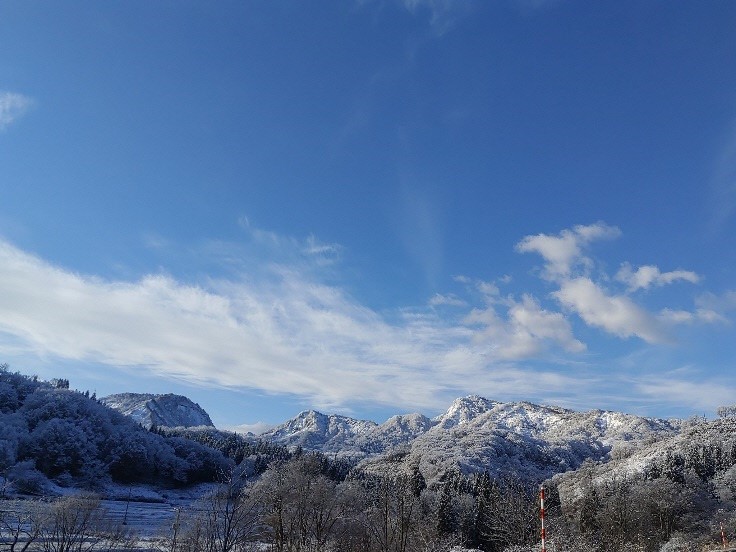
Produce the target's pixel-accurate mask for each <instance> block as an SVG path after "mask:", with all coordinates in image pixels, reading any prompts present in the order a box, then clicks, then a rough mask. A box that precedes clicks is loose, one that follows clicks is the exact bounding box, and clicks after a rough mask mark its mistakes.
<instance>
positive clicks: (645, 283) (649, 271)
mask: <svg viewBox="0 0 736 552" xmlns="http://www.w3.org/2000/svg"><path fill="white" fill-rule="evenodd" d="M616 280H618V281H619V282H623V283H624V284H626V285H627V286H628V290H627V291H629V292H633V291H636V290H639V289H648V288H650V287H652V286H664V285H667V284H671V283H673V282H676V281H678V280H682V281H685V282H690V283H691V284H697V283H698V282H700V276H698V275H697V274H696V273H695V272H692V271H690V270H673V271H671V272H661V271H660V270H659V268H657V267H656V266H654V265H645V266H640V267H639V268H638V269H636V270H633V268H632V267H631V265H630V264H629V263H624V264H623V265H621V268H620V269H619V271H618V273H616Z"/></svg>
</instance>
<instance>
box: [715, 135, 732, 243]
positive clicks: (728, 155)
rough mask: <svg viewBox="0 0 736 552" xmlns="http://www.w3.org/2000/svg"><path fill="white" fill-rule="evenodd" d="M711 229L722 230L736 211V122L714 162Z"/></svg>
mask: <svg viewBox="0 0 736 552" xmlns="http://www.w3.org/2000/svg"><path fill="white" fill-rule="evenodd" d="M710 188H711V194H710V195H711V205H712V217H711V221H710V229H711V231H721V230H722V229H723V228H724V227H725V224H726V222H727V221H728V220H729V219H730V218H731V217H732V216H733V214H734V212H736V123H734V124H732V125H731V131H730V134H729V136H728V137H727V138H726V140H725V142H724V144H723V146H722V147H721V150H720V152H719V153H718V155H717V158H716V160H715V163H714V168H713V176H712V179H711V186H710Z"/></svg>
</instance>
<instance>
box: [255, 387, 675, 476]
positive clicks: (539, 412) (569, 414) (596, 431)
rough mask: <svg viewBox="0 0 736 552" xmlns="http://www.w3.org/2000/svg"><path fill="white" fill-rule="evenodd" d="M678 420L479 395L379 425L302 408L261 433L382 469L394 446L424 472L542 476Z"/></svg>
mask: <svg viewBox="0 0 736 552" xmlns="http://www.w3.org/2000/svg"><path fill="white" fill-rule="evenodd" d="M679 428H680V423H679V422H677V421H671V420H659V419H654V418H643V417H640V416H634V415H629V414H622V413H619V412H606V411H602V410H593V411H590V412H576V411H573V410H568V409H564V408H559V407H553V406H540V405H536V404H532V403H529V402H517V403H503V402H497V401H492V400H488V399H485V398H483V397H478V396H474V395H473V396H469V397H463V398H459V399H456V400H455V401H454V402H453V403H452V405H450V407H449V408H448V410H447V411H446V412H445V413H444V414H442V415H440V416H437V417H436V418H433V419H429V418H427V417H425V416H422V415H421V414H408V415H402V416H394V417H392V418H390V419H389V420H387V421H386V422H384V423H383V424H381V425H377V424H375V423H373V422H366V421H361V420H354V419H352V418H348V417H345V416H327V415H324V414H320V413H319V412H315V411H307V412H302V413H301V414H299V415H298V416H297V417H296V418H294V419H292V420H289V421H288V422H286V423H285V424H282V425H280V426H278V427H276V428H275V429H273V430H272V431H269V432H267V433H264V434H262V435H261V438H263V439H267V440H269V441H273V442H276V443H279V444H283V445H286V446H297V445H299V446H301V447H302V448H304V449H306V450H316V451H320V452H325V453H330V454H335V453H338V454H341V455H347V456H351V457H353V458H363V459H364V461H363V467H364V468H366V469H369V470H370V469H376V470H381V469H383V468H384V467H385V466H383V467H382V464H383V463H384V462H385V458H382V456H384V455H387V454H388V453H392V454H391V458H392V460H391V462H392V464H391V468H390V469H392V470H395V469H397V466H396V465H395V459H396V452H397V451H401V452H402V454H401V458H403V459H404V463H405V464H406V465H407V466H408V465H412V466H417V465H418V466H419V467H420V469H421V471H422V473H424V474H425V476H428V477H429V478H433V477H436V476H440V475H442V473H444V472H445V471H447V470H448V469H453V468H459V469H460V470H461V471H462V472H465V473H469V472H476V471H485V470H490V471H491V472H496V473H498V474H501V473H504V472H508V471H510V472H513V473H516V474H518V475H520V476H522V477H524V478H530V479H535V480H541V479H544V478H546V477H550V476H551V475H553V474H554V473H559V472H563V471H567V470H570V469H575V468H577V467H578V466H580V464H582V462H583V461H585V460H586V459H592V460H607V459H608V458H609V457H610V454H611V452H612V451H613V450H623V449H625V448H626V447H632V446H639V445H641V444H643V443H645V442H651V441H656V440H659V439H662V438H664V437H667V436H672V435H675V434H676V433H677V432H678V431H679Z"/></svg>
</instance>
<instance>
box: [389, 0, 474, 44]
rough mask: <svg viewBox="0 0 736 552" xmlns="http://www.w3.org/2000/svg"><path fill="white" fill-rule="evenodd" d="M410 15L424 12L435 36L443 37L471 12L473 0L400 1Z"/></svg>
mask: <svg viewBox="0 0 736 552" xmlns="http://www.w3.org/2000/svg"><path fill="white" fill-rule="evenodd" d="M401 1H402V3H403V5H404V7H405V8H406V9H407V10H409V11H410V12H411V13H418V12H421V11H424V10H426V11H427V12H428V13H429V24H430V26H431V28H432V31H433V32H434V34H435V35H437V36H438V37H439V36H443V35H445V34H446V33H448V32H449V31H451V30H452V29H454V28H455V26H456V25H457V24H458V23H459V22H460V21H461V20H462V19H464V18H465V17H467V16H468V15H469V14H470V13H471V12H472V10H473V8H474V4H475V0H401Z"/></svg>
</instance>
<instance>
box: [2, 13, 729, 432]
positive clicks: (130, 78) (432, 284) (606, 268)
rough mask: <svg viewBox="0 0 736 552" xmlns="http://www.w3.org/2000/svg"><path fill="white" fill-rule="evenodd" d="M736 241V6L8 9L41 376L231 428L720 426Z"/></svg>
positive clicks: (6, 75)
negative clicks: (603, 412) (317, 415)
mask: <svg viewBox="0 0 736 552" xmlns="http://www.w3.org/2000/svg"><path fill="white" fill-rule="evenodd" d="M735 240H736V3H734V2H726V1H715V2H707V3H704V2H691V1H688V2H677V3H672V2H664V1H643V2H642V1H621V2H605V3H603V2H595V3H591V2H584V1H572V0H570V1H567V0H503V1H502V0H499V1H482V0H475V1H474V0H465V1H463V0H334V1H333V0H329V1H322V2H303V1H298V0H280V1H254V0H247V1H222V2H216V3H212V2H204V1H190V0H186V1H180V0H177V1H157V2H148V1H142V0H133V1H127V2H94V1H67V2H51V1H37V2H28V1H26V0H22V1H21V0H9V1H4V2H2V3H0V362H8V363H9V364H10V367H11V369H16V370H19V371H21V372H23V373H35V374H38V375H39V376H40V377H42V378H44V379H48V378H52V377H66V378H68V379H70V381H71V385H72V387H75V388H78V389H82V390H84V389H89V390H90V391H92V390H94V391H96V392H97V394H98V395H100V396H102V395H107V394H110V393H116V392H123V391H131V392H175V393H181V394H184V395H187V396H188V397H190V398H191V399H192V400H195V401H196V402H198V403H199V404H200V405H201V406H203V407H204V408H205V409H206V410H207V411H208V412H209V413H210V414H211V416H212V417H213V420H214V421H215V423H216V424H217V425H218V426H220V427H234V426H237V425H239V424H245V425H244V426H243V427H249V428H250V427H261V426H262V425H264V424H266V425H267V424H275V423H280V422H282V421H284V420H286V419H287V418H289V417H291V416H293V415H295V414H296V413H297V412H299V411H300V410H303V409H306V408H316V409H319V410H322V411H324V412H337V413H344V414H348V415H351V416H355V417H358V418H369V419H374V420H376V421H378V422H381V421H383V420H385V419H386V418H387V417H388V416H389V415H392V414H396V413H407V412H415V411H419V412H423V413H424V414H427V415H436V414H438V413H440V412H441V411H443V410H445V409H446V408H447V406H448V405H449V404H450V402H451V401H452V399H454V398H456V397H458V396H464V395H468V394H479V395H482V396H485V397H487V398H490V399H496V400H502V401H511V400H530V401H533V402H537V403H543V404H557V405H561V406H567V407H571V408H575V409H579V410H582V409H590V408H603V409H610V410H622V411H625V412H631V413H638V414H645V415H651V416H661V417H668V416H689V415H692V414H701V415H702V414H706V415H708V416H712V415H713V412H714V410H715V408H716V407H717V406H719V405H722V404H732V403H734V402H736V373H735V371H734V361H735V360H736V331H735V329H734V322H735V321H736V247H735V245H736V244H735V243H734V242H735ZM259 424H261V426H259Z"/></svg>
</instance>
